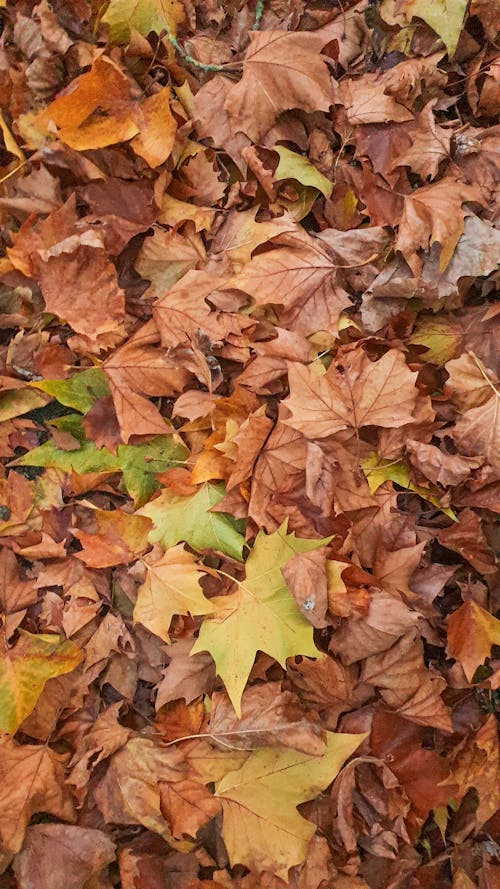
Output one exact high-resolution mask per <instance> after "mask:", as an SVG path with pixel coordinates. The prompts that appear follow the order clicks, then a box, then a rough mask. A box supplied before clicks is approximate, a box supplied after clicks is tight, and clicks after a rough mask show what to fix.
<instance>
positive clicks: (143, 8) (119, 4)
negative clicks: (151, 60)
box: [101, 0, 184, 43]
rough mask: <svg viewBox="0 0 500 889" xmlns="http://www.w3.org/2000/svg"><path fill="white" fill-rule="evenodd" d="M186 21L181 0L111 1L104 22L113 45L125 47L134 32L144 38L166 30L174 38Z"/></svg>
mask: <svg viewBox="0 0 500 889" xmlns="http://www.w3.org/2000/svg"><path fill="white" fill-rule="evenodd" d="M183 18H184V9H183V7H182V4H181V3H180V2H179V0H110V3H109V6H108V8H107V10H106V12H105V13H104V15H103V17H102V19H101V21H103V22H105V24H107V25H108V27H109V37H110V40H112V41H113V43H126V42H127V41H128V39H129V37H130V31H131V29H133V30H134V31H137V32H138V33H139V34H142V36H143V37H147V36H148V34H150V33H151V32H153V33H155V34H162V33H163V32H164V31H167V30H168V31H169V32H170V33H171V34H172V35H173V36H174V37H175V33H176V30H177V25H178V23H179V22H181V21H182V19H183Z"/></svg>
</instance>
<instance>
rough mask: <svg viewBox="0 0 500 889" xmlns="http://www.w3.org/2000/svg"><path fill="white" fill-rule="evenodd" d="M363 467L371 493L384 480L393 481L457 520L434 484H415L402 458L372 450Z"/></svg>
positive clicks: (362, 462)
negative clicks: (442, 501) (380, 455)
mask: <svg viewBox="0 0 500 889" xmlns="http://www.w3.org/2000/svg"><path fill="white" fill-rule="evenodd" d="M361 467H362V469H363V472H364V474H365V476H366V480H367V482H368V487H369V488H370V493H371V494H374V493H375V491H377V490H378V488H380V485H383V484H384V482H387V481H391V482H394V484H395V485H399V487H400V488H406V489H407V490H408V491H411V492H412V493H413V494H418V496H419V497H422V499H423V500H427V502H428V503H432V505H433V506H435V507H437V509H440V510H441V512H443V513H444V514H445V515H447V516H448V517H449V518H450V519H453V521H454V522H456V521H457V517H456V515H455V513H454V512H453V510H452V509H450V508H449V507H443V506H441V504H440V502H439V491H438V490H437V489H436V488H435V487H434V486H433V485H430V486H429V487H428V488H424V487H423V486H422V485H414V484H413V482H412V481H411V480H410V470H409V469H408V467H407V465H406V463H403V462H402V460H385V459H384V458H383V457H379V455H378V454H377V453H376V451H372V453H371V454H369V455H368V457H366V458H365V459H364V460H362V461H361Z"/></svg>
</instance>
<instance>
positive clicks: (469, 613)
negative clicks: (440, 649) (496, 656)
mask: <svg viewBox="0 0 500 889" xmlns="http://www.w3.org/2000/svg"><path fill="white" fill-rule="evenodd" d="M492 645H500V620H497V619H496V617H493V615H492V614H488V612H487V611H485V610H484V608H481V607H480V606H479V605H477V603H476V602H474V600H473V599H468V600H467V602H464V604H463V605H461V606H460V608H458V609H457V610H456V611H454V612H453V614H451V615H450V616H449V618H448V645H447V651H448V654H449V656H450V657H452V658H455V660H457V661H458V662H459V663H460V664H461V665H462V667H463V668H464V672H465V675H466V676H467V679H468V681H469V682H472V679H473V677H474V673H475V672H476V670H477V668H478V667H480V666H481V664H484V662H485V660H486V658H488V657H490V654H491V647H492Z"/></svg>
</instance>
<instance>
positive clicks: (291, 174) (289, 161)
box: [273, 145, 333, 198]
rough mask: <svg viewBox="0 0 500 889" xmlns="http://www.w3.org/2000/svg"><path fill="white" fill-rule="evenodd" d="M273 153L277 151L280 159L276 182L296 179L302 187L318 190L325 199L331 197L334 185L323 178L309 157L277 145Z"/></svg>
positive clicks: (275, 176) (275, 177)
mask: <svg viewBox="0 0 500 889" xmlns="http://www.w3.org/2000/svg"><path fill="white" fill-rule="evenodd" d="M273 151H276V153H277V154H279V157H280V161H279V164H278V166H277V168H276V170H275V172H274V179H275V180H279V179H296V180H297V182H300V183H301V184H302V185H309V186H311V187H312V188H317V189H318V191H321V192H322V194H324V196H325V198H329V197H330V195H331V193H332V189H333V183H332V182H330V180H329V179H327V178H326V176H323V173H320V171H319V170H317V169H316V167H315V166H314V165H313V164H312V163H311V161H310V160H308V158H307V157H303V156H302V155H301V154H297V153H296V152H295V151H290V149H289V148H285V147H284V146H283V145H276V146H275V147H274V149H273Z"/></svg>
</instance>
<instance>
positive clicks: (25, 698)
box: [0, 630, 82, 734]
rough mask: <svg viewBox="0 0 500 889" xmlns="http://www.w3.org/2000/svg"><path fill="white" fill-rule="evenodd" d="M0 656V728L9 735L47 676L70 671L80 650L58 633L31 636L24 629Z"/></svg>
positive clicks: (73, 667) (25, 715) (79, 658)
mask: <svg viewBox="0 0 500 889" xmlns="http://www.w3.org/2000/svg"><path fill="white" fill-rule="evenodd" d="M20 633H21V637H20V639H19V640H18V641H17V642H16V644H15V645H13V646H12V648H9V649H7V650H6V651H5V652H4V654H3V655H2V657H1V658H0V731H4V732H9V733H11V734H13V733H14V732H15V731H16V730H17V729H18V728H19V726H20V725H21V723H22V721H23V720H24V719H26V717H27V716H29V714H30V713H31V711H32V710H33V708H34V706H35V704H36V702H37V700H38V698H39V697H40V695H41V693H42V691H43V687H44V685H45V683H46V682H47V680H48V679H52V678H53V677H54V676H62V675H63V673H70V672H71V670H74V669H75V667H76V666H77V665H78V664H79V663H80V661H81V659H82V653H81V651H80V649H79V648H77V647H76V645H74V643H73V642H62V641H61V638H60V637H59V636H52V635H45V636H35V635H32V634H31V633H27V632H26V631H24V630H21V631H20Z"/></svg>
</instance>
